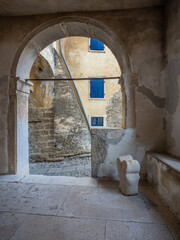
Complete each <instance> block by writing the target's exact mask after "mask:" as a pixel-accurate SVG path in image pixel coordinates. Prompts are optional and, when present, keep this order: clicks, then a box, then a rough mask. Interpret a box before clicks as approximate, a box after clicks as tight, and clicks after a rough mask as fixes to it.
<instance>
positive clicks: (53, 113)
mask: <svg viewBox="0 0 180 240" xmlns="http://www.w3.org/2000/svg"><path fill="white" fill-rule="evenodd" d="M48 48H49V52H48V50H47V52H48V53H49V54H52V55H53V60H54V63H53V66H54V72H55V76H56V78H66V77H67V76H66V73H65V71H64V69H63V66H62V64H61V61H60V58H59V56H58V54H57V52H56V51H55V49H54V48H53V47H52V46H49V47H48ZM39 58H40V57H39ZM39 58H37V60H36V61H35V63H34V66H33V68H32V70H31V76H32V77H33V76H34V77H36V78H43V77H42V76H44V75H45V76H46V74H47V73H48V70H47V68H48V66H47V63H46V62H45V61H42V60H41V61H40V60H39ZM41 58H42V57H41ZM41 58H40V59H41ZM39 71H40V74H39ZM47 77H48V76H46V78H47ZM35 87H36V86H35ZM37 87H38V90H39V91H38V93H39V95H38V94H35V92H36V91H35V90H34V92H33V94H31V95H30V100H29V103H30V109H29V143H30V151H29V152H30V162H37V161H60V160H63V158H64V157H66V156H67V157H68V156H69V157H71V156H73V155H74V156H76V155H81V154H84V153H90V151H91V144H90V133H89V131H88V128H87V126H86V123H85V121H84V119H83V116H82V113H81V111H80V108H79V106H78V104H77V102H76V98H75V96H74V93H73V91H72V89H71V86H70V83H69V82H68V81H61V82H54V83H53V87H52V84H51V85H50V86H48V85H47V84H46V85H45V84H43V82H42V83H41V85H40V86H39V85H38V86H37ZM43 89H44V91H46V92H47V91H48V92H47V93H46V95H44V94H43V96H44V98H47V100H46V101H45V100H44V99H42V96H41V94H42V92H43ZM42 106H43V108H42ZM50 106H51V107H50ZM69 159H71V158H69ZM87 174H88V173H87Z"/></svg>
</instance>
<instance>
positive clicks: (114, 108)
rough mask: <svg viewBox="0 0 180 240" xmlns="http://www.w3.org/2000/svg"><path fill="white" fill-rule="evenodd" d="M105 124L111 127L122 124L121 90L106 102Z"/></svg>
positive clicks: (119, 126)
mask: <svg viewBox="0 0 180 240" xmlns="http://www.w3.org/2000/svg"><path fill="white" fill-rule="evenodd" d="M106 115H107V117H106V126H107V127H112V128H121V126H122V94H121V90H119V91H118V92H117V93H115V94H114V96H113V97H112V98H111V99H110V100H109V101H108V102H107V104H106Z"/></svg>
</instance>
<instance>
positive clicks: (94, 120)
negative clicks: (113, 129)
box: [91, 117, 103, 127]
mask: <svg viewBox="0 0 180 240" xmlns="http://www.w3.org/2000/svg"><path fill="white" fill-rule="evenodd" d="M91 126H93V127H95V126H103V117H91Z"/></svg>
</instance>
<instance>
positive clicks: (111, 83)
mask: <svg viewBox="0 0 180 240" xmlns="http://www.w3.org/2000/svg"><path fill="white" fill-rule="evenodd" d="M92 43H93V45H90V44H92ZM99 47H100V49H99ZM61 58H63V59H64V61H62V60H61ZM63 63H65V64H66V66H67V68H66V67H65V66H64V65H63ZM120 75H121V71H120V69H119V65H118V63H117V61H116V59H115V57H114V55H113V54H112V52H111V51H110V49H109V48H108V47H107V46H105V45H104V44H103V43H101V42H99V41H97V40H95V39H92V38H85V37H68V38H63V39H61V40H60V41H59V40H58V41H56V42H54V43H52V44H51V45H49V46H48V47H46V48H45V49H44V50H43V51H41V54H40V55H39V56H38V57H37V58H36V60H35V62H34V63H33V66H32V68H31V72H30V79H32V83H33V84H34V85H33V86H31V89H30V95H29V161H30V173H31V174H43V175H51V176H52V175H53V176H54V175H63V176H64V175H65V176H76V177H85V176H86V177H89V176H91V134H90V129H92V128H93V129H94V128H98V129H100V128H101V129H104V128H108V129H110V128H113V129H114V128H121V124H122V97H121V87H120V84H119V83H118V82H119V76H120ZM114 76H118V77H117V78H115V79H106V77H114ZM68 77H72V78H73V79H78V78H79V79H80V80H73V84H74V86H75V88H76V90H77V94H78V97H79V98H78V97H77V96H76V93H75V92H74V89H73V86H72V82H70V81H64V80H63V79H64V78H65V79H67V78H68ZM91 77H93V78H99V77H104V78H105V79H91ZM54 78H55V79H56V81H54ZM59 78H61V79H62V80H59ZM33 79H35V80H33ZM46 79H48V80H46ZM79 99H80V102H81V105H82V108H83V110H84V111H83V112H82V111H81V108H80V106H79V105H78V100H79ZM83 114H84V115H85V119H84V117H83ZM87 125H88V126H87ZM92 151H94V149H92Z"/></svg>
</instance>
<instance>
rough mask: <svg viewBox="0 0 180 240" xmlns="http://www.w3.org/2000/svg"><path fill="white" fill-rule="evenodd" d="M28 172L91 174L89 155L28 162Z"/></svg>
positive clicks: (67, 174) (48, 174)
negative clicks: (54, 160) (60, 159)
mask: <svg viewBox="0 0 180 240" xmlns="http://www.w3.org/2000/svg"><path fill="white" fill-rule="evenodd" d="M29 171H30V174H38V175H39V174H40V175H47V176H73V177H90V176H91V157H83V158H79V157H78V158H73V159H65V160H63V161H60V162H36V163H30V170H29Z"/></svg>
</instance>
